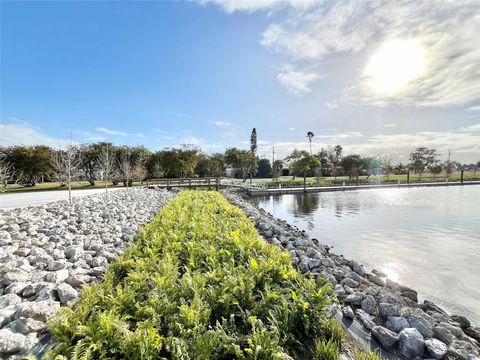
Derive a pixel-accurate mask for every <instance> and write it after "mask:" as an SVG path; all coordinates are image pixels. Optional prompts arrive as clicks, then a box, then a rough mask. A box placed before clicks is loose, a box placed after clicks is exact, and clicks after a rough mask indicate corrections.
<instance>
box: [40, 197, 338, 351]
mask: <svg viewBox="0 0 480 360" xmlns="http://www.w3.org/2000/svg"><path fill="white" fill-rule="evenodd" d="M330 293H331V287H330V285H328V284H327V283H326V282H325V280H324V279H323V278H318V279H315V278H313V277H312V276H310V275H303V274H300V273H299V272H297V271H296V270H295V269H294V268H293V267H292V264H291V260H290V254H289V253H287V252H282V251H280V250H279V249H278V248H276V247H275V246H273V245H269V244H266V243H264V242H263V241H262V240H261V239H260V238H259V235H258V233H257V232H256V230H255V228H254V225H253V223H252V222H251V221H250V220H249V219H248V218H247V217H246V216H245V214H244V213H243V212H242V211H241V210H239V209H238V208H236V207H234V206H233V205H230V204H229V203H228V202H227V201H226V200H225V199H224V198H223V197H222V196H221V195H220V194H219V193H217V192H208V191H182V192H181V193H179V194H178V195H177V196H176V198H175V199H174V200H172V201H171V202H170V203H169V204H167V205H166V206H165V207H164V208H163V210H162V211H161V212H160V213H159V214H158V215H157V216H156V217H155V219H154V220H153V221H152V222H151V223H150V224H149V225H147V226H146V227H145V228H144V229H142V230H141V231H140V233H139V234H138V235H137V237H136V239H135V241H134V244H133V245H132V246H131V247H130V248H129V249H128V250H127V251H125V253H124V254H123V255H122V256H120V257H119V258H118V260H117V261H116V262H115V263H114V264H112V266H111V267H110V268H109V270H108V271H107V272H106V273H105V275H104V280H103V281H102V282H101V283H98V284H94V285H91V286H86V287H84V288H83V289H82V294H81V296H80V299H79V300H78V302H77V303H76V304H75V305H74V306H73V307H71V308H63V309H62V310H61V312H60V314H59V315H58V316H57V317H56V318H55V319H54V320H52V321H51V322H50V324H49V329H50V331H51V333H52V334H53V337H54V339H55V341H56V342H57V344H56V346H55V347H54V348H53V349H52V350H51V351H50V353H48V354H47V358H51V359H63V358H68V359H70V358H83V359H201V360H203V359H292V358H293V359H311V358H320V357H321V354H320V355H319V354H318V343H321V342H323V343H332V344H333V343H334V344H337V345H336V346H339V347H340V346H341V344H340V343H341V331H339V329H338V328H336V327H338V325H337V324H336V323H335V322H333V321H332V320H331V319H330V316H329V314H328V305H330V304H331V302H332V298H331V296H330V295H329V294H330ZM315 349H317V351H315ZM332 352H333V353H336V352H335V351H332Z"/></svg>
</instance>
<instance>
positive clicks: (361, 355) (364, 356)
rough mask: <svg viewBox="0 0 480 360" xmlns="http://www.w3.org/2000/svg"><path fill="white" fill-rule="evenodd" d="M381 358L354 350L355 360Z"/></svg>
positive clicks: (367, 352)
mask: <svg viewBox="0 0 480 360" xmlns="http://www.w3.org/2000/svg"><path fill="white" fill-rule="evenodd" d="M381 359H382V358H381V357H380V356H379V355H378V354H377V353H375V352H372V351H362V350H358V349H355V360H381Z"/></svg>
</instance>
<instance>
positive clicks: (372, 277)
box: [368, 274, 385, 286]
mask: <svg viewBox="0 0 480 360" xmlns="http://www.w3.org/2000/svg"><path fill="white" fill-rule="evenodd" d="M368 280H370V281H371V282H372V283H374V284H375V285H378V286H385V280H383V279H382V278H380V277H379V276H377V275H374V274H369V275H368Z"/></svg>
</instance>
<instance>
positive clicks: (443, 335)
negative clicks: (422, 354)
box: [433, 324, 453, 345]
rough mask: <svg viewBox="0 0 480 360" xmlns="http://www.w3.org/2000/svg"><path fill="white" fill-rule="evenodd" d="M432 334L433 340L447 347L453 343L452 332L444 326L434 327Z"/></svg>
mask: <svg viewBox="0 0 480 360" xmlns="http://www.w3.org/2000/svg"><path fill="white" fill-rule="evenodd" d="M433 334H434V336H435V338H437V339H438V340H440V341H442V342H444V343H445V344H447V345H450V344H451V343H452V341H453V335H452V332H451V331H450V330H449V329H448V328H447V327H446V326H445V325H444V324H440V325H438V326H435V328H434V329H433Z"/></svg>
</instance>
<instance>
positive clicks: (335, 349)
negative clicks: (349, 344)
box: [313, 339, 340, 360]
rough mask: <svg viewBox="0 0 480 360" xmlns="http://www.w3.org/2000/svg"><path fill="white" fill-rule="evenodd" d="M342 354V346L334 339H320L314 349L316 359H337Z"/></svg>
mask: <svg viewBox="0 0 480 360" xmlns="http://www.w3.org/2000/svg"><path fill="white" fill-rule="evenodd" d="M339 356H340V347H339V345H338V343H337V342H336V341H335V340H333V339H329V340H318V341H317V342H316V343H315V347H314V349H313V359H314V360H336V359H338V358H339Z"/></svg>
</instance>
